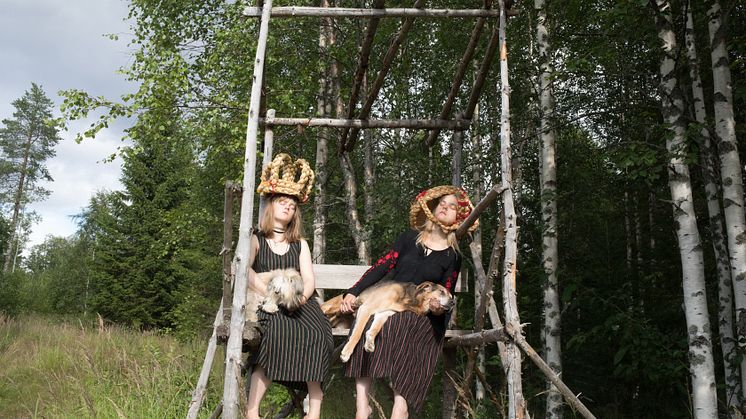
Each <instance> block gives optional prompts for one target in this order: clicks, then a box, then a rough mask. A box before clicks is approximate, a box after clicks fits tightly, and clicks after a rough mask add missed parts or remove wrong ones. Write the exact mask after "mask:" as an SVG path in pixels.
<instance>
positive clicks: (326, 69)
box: [312, 0, 334, 263]
mask: <svg viewBox="0 0 746 419" xmlns="http://www.w3.org/2000/svg"><path fill="white" fill-rule="evenodd" d="M321 7H329V1H328V0H322V1H321ZM333 30H334V29H333V26H332V19H331V18H323V19H321V25H320V27H319V55H320V56H321V59H322V61H323V63H324V64H323V65H322V70H321V74H320V75H319V97H318V100H317V114H318V116H319V117H320V118H323V117H326V116H330V115H331V106H330V104H331V97H332V95H331V91H332V84H331V81H330V74H329V73H330V72H331V69H330V66H331V63H330V60H331V59H330V58H329V45H330V44H332V39H331V38H332V36H333V34H334V32H333ZM328 139H329V129H328V128H319V130H318V135H317V138H316V166H315V167H316V196H314V199H313V253H312V259H313V263H324V255H325V254H326V231H325V230H324V226H325V225H326V183H327V179H328V178H329V175H328V172H327V169H326V165H327V162H328V161H329V144H328Z"/></svg>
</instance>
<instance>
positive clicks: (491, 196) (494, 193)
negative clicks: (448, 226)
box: [456, 185, 508, 239]
mask: <svg viewBox="0 0 746 419" xmlns="http://www.w3.org/2000/svg"><path fill="white" fill-rule="evenodd" d="M506 190H508V187H507V186H503V185H495V186H494V187H493V188H492V189H490V191H489V192H487V195H485V196H484V198H482V200H481V201H479V202H478V203H477V205H476V206H475V207H474V211H472V212H471V214H469V216H468V217H466V220H464V222H463V223H461V225H460V226H459V228H458V230H456V238H457V239H460V238H461V237H463V236H464V234H466V231H467V230H468V229H469V227H471V226H472V224H474V222H475V221H476V220H477V218H479V215H480V214H481V213H482V211H484V210H485V209H487V207H488V206H489V205H490V204H491V203H492V201H494V200H495V199H496V198H497V197H498V196H499V195H501V194H502V193H503V192H505V191H506Z"/></svg>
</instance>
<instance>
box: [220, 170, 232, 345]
mask: <svg viewBox="0 0 746 419" xmlns="http://www.w3.org/2000/svg"><path fill="white" fill-rule="evenodd" d="M233 189H234V185H233V182H232V181H230V180H227V181H226V182H225V198H224V202H223V248H222V249H221V250H220V254H221V255H222V256H223V301H222V303H221V311H222V313H223V318H222V319H221V320H222V321H223V323H226V324H227V323H228V321H229V320H230V318H231V308H230V304H231V301H233V298H232V297H233V292H232V289H233V272H232V270H231V261H232V260H233ZM218 335H219V336H221V339H222V338H223V337H226V336H228V331H227V330H224V331H222V332H221V333H218Z"/></svg>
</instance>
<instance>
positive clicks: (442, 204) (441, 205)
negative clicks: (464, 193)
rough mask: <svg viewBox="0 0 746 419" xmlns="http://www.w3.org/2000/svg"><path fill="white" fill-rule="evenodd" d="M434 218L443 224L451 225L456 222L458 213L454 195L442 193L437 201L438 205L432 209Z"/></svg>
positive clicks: (456, 200)
mask: <svg viewBox="0 0 746 419" xmlns="http://www.w3.org/2000/svg"><path fill="white" fill-rule="evenodd" d="M433 213H434V215H435V218H436V219H437V220H438V221H440V222H441V223H443V225H447V226H449V225H453V223H455V222H456V214H457V213H458V199H456V195H444V196H443V197H441V198H440V200H439V201H438V206H437V207H435V211H433Z"/></svg>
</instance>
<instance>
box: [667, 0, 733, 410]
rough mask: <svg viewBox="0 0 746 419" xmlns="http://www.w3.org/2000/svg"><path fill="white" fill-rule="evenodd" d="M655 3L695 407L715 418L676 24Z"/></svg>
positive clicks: (699, 249)
mask: <svg viewBox="0 0 746 419" xmlns="http://www.w3.org/2000/svg"><path fill="white" fill-rule="evenodd" d="M656 5H657V9H658V14H657V16H656V20H657V24H658V37H659V38H660V39H661V41H662V42H663V51H664V54H665V55H664V57H663V59H662V61H661V65H660V76H661V84H660V89H661V92H660V93H661V102H662V110H663V117H664V120H665V122H666V123H667V124H668V125H669V129H670V130H671V131H672V135H671V136H670V137H669V139H667V140H666V148H667V150H668V153H669V159H670V160H669V164H668V179H669V181H668V184H669V187H670V189H671V199H672V201H673V216H674V223H675V226H676V237H677V239H678V243H679V253H680V255H681V267H682V274H683V289H684V310H685V315H686V324H687V331H688V333H687V334H688V340H689V370H690V374H691V385H692V389H691V392H692V405H693V413H694V417H696V418H717V416H718V411H717V397H716V391H715V367H714V363H713V359H712V343H711V335H710V323H709V319H708V311H707V297H706V291H705V272H704V259H703V255H702V243H701V242H700V238H699V231H698V229H697V218H696V215H695V213H694V201H693V194H692V188H691V183H690V178H689V168H688V167H687V165H686V163H685V161H684V154H685V153H684V151H685V147H686V144H685V135H686V124H685V122H684V118H683V114H684V112H683V109H684V102H683V100H682V97H681V91H680V90H679V87H678V85H677V77H676V73H675V71H676V69H675V67H676V57H675V54H676V51H677V43H676V35H675V34H674V32H673V30H672V24H671V12H670V4H669V3H668V0H657V1H656Z"/></svg>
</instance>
